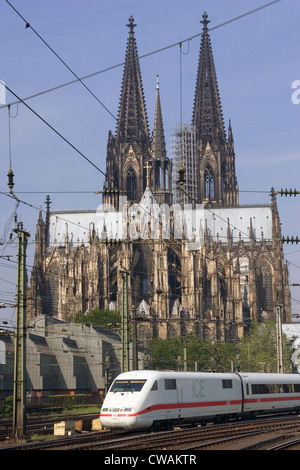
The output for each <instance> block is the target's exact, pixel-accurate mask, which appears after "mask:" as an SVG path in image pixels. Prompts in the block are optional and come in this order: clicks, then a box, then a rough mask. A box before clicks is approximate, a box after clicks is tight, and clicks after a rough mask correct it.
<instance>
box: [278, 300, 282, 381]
mask: <svg viewBox="0 0 300 470" xmlns="http://www.w3.org/2000/svg"><path fill="white" fill-rule="evenodd" d="M276 333H277V371H278V373H279V374H283V352H282V328H281V308H280V306H279V305H278V306H277V307H276Z"/></svg>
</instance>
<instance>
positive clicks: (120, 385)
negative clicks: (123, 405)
mask: <svg viewBox="0 0 300 470" xmlns="http://www.w3.org/2000/svg"><path fill="white" fill-rule="evenodd" d="M146 382H147V380H115V381H114V383H113V384H112V387H111V389H110V392H113V393H115V392H140V391H141V390H142V388H143V386H144V384H145V383H146Z"/></svg>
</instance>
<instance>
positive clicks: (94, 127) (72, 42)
mask: <svg viewBox="0 0 300 470" xmlns="http://www.w3.org/2000/svg"><path fill="white" fill-rule="evenodd" d="M267 3H269V2H267V1H264V0H209V1H208V0H185V1H184V2H182V0H180V1H179V0H51V1H50V0H43V2H41V1H39V0H27V1H26V2H24V1H22V0H15V1H14V0H11V4H12V5H13V6H14V7H15V9H16V10H17V11H18V12H19V14H20V15H21V16H22V17H23V18H24V19H25V20H26V21H27V22H29V23H30V25H31V26H32V28H33V29H34V30H35V31H36V32H37V33H38V34H39V35H40V37H41V38H42V39H43V40H44V41H45V42H46V43H47V44H49V46H51V48H52V49H53V50H54V51H55V52H56V54H57V55H58V56H59V57H61V58H62V59H63V60H64V62H65V63H66V64H67V65H68V66H69V67H70V68H71V69H72V70H73V71H74V72H75V73H76V75H77V76H79V77H84V76H86V75H89V74H93V73H95V72H99V73H96V74H95V75H94V76H93V77H92V78H89V79H87V80H85V83H86V85H87V86H88V87H89V88H90V89H91V90H92V91H93V93H94V94H95V95H96V96H97V98H98V100H99V101H100V102H101V103H102V104H103V105H104V106H105V107H106V108H107V109H105V107H104V106H102V104H100V103H99V101H97V100H96V99H95V98H94V97H92V96H91V94H89V93H88V91H87V90H86V89H85V88H84V87H83V86H82V85H81V84H80V83H76V84H73V85H68V86H65V87H62V88H59V89H57V90H55V91H52V92H48V93H45V94H43V95H40V96H38V97H36V98H32V99H30V100H28V101H26V103H27V104H28V105H29V106H30V107H32V109H34V111H35V112H37V113H38V114H39V115H40V116H41V117H42V118H43V119H44V120H46V121H47V122H48V123H49V124H51V126H53V127H54V128H55V129H56V130H57V131H58V132H59V133H60V134H62V135H63V136H64V137H65V138H66V139H67V140H68V141H69V142H71V143H72V145H73V146H75V147H76V148H77V149H78V150H79V151H80V152H82V153H83V154H84V155H85V156H86V157H87V158H88V159H89V160H90V161H92V162H93V163H94V164H95V165H96V166H97V167H98V168H99V169H100V170H101V171H98V170H97V169H95V167H94V166H92V165H91V164H90V163H89V162H88V161H87V160H85V159H84V158H83V157H82V156H80V155H79V154H78V153H77V152H76V151H75V150H74V149H73V148H71V147H70V146H69V145H68V144H67V143H66V142H65V141H63V140H62V139H61V138H60V137H59V136H58V135H57V134H56V133H55V132H53V130H51V129H50V128H49V127H48V126H47V125H45V123H43V122H42V121H41V120H40V119H38V118H37V117H36V115H34V114H33V112H32V111H30V110H29V109H28V108H26V106H24V105H23V104H19V105H18V106H17V105H12V106H11V110H10V112H11V119H10V126H11V154H10V153H9V137H8V136H9V132H8V110H7V107H2V108H0V129H1V131H0V142H1V145H0V169H1V172H0V191H1V194H0V207H1V219H0V222H1V223H0V240H2V242H3V243H4V245H2V246H0V248H1V253H0V254H2V255H3V254H8V255H12V258H11V262H7V261H5V260H4V259H3V258H2V259H0V303H1V302H6V303H13V302H14V297H15V279H16V264H15V262H16V245H15V243H13V244H7V241H8V237H9V233H10V230H11V228H13V226H14V223H13V220H12V214H13V213H14V211H15V209H16V204H15V201H14V200H13V199H11V198H9V197H8V196H7V195H5V194H3V193H7V191H8V187H7V176H6V175H7V172H8V169H9V164H10V159H11V162H12V168H13V171H14V174H15V187H14V190H15V192H16V193H17V195H18V197H19V198H20V200H21V201H22V202H21V203H20V204H19V206H18V208H17V214H18V219H19V220H20V221H22V222H23V224H24V228H25V229H26V230H28V231H29V232H30V234H31V238H30V240H29V246H28V266H31V265H32V262H33V253H34V237H35V226H36V222H37V218H38V208H39V207H40V206H41V205H42V208H43V209H44V208H45V205H44V201H45V198H46V195H47V194H50V197H51V200H52V205H51V208H52V209H93V208H96V207H97V206H98V205H99V204H100V203H101V199H100V196H99V195H98V196H97V195H95V194H93V192H94V191H97V190H101V189H102V185H103V173H105V159H106V143H107V136H108V131H109V130H111V131H112V132H113V133H114V132H115V129H116V120H115V118H116V117H117V114H118V106H119V99H120V90H121V82H122V74H123V67H122V65H121V64H122V63H123V61H124V58H125V49H126V42H127V36H128V28H127V27H126V24H127V23H128V18H129V16H130V15H133V17H134V20H135V23H136V24H137V26H136V28H135V36H136V40H137V47H138V53H139V55H140V56H143V55H146V54H148V53H150V52H154V53H153V54H151V55H147V56H146V57H144V58H141V59H140V66H141V74H142V81H143V86H144V93H145V100H146V106H147V114H148V122H149V129H150V132H151V131H152V127H153V121H154V106H155V81H156V74H159V81H160V96H161V104H162V112H163V120H164V128H165V135H166V141H167V150H168V155H169V156H171V146H170V141H171V138H170V136H171V134H172V132H173V130H174V129H175V127H176V125H177V124H178V123H179V121H180V117H181V114H180V98H179V97H180V55H179V46H178V42H179V41H183V43H182V52H183V55H182V57H181V58H182V118H183V121H184V122H187V123H190V122H191V117H192V110H193V100H194V93H195V84H196V74H197V66H198V56H199V47H200V36H198V37H196V38H193V39H190V40H189V41H186V40H187V39H189V38H192V37H194V36H195V35H198V34H199V33H201V30H202V25H201V24H200V21H201V19H202V14H203V12H204V11H207V13H208V17H209V19H210V20H211V23H210V24H209V27H210V28H212V30H211V33H210V35H211V41H212V47H213V53H214V59H215V66H216V72H217V79H218V84H219V91H220V97H221V103H222V109H223V116H224V122H225V127H226V129H227V127H228V122H229V119H231V123H232V128H233V135H234V139H235V151H236V172H237V178H238V184H239V190H240V202H241V203H242V204H258V203H269V202H270V197H269V191H270V188H271V187H274V188H275V190H280V189H281V188H284V189H285V188H288V189H289V188H292V189H294V188H296V189H297V190H300V185H299V173H300V158H299V157H300V155H299V121H300V119H299V116H300V104H294V103H293V102H292V94H293V92H295V90H294V89H292V83H293V82H294V81H296V80H300V70H299V36H300V33H299V20H300V2H299V0H281V1H278V2H277V3H274V4H272V5H271V4H270V5H269V6H268V7H266V8H264V9H261V10H259V11H256V12H255V13H252V14H249V15H246V16H244V17H243V18H240V19H239V20H236V21H233V22H230V23H228V24H226V25H223V26H220V27H218V28H216V26H219V25H221V24H223V23H226V22H227V21H229V20H232V19H234V18H236V17H239V16H241V15H243V14H245V13H247V12H250V11H252V10H254V9H257V8H259V7H261V6H263V5H266V4H267ZM20 15H18V14H17V13H16V12H15V11H14V10H13V8H12V7H11V6H10V5H9V4H8V3H7V2H6V1H5V0H2V1H1V2H0V18H1V28H0V57H1V62H0V80H3V81H4V82H5V83H6V85H7V86H8V87H9V88H10V89H11V90H12V91H13V92H14V93H15V94H16V95H18V96H19V97H21V98H26V97H28V96H31V95H33V94H36V93H39V92H42V91H45V90H49V89H51V88H55V87H57V86H59V85H62V84H64V83H67V82H69V81H72V80H73V79H74V76H73V75H72V73H71V72H70V71H69V70H68V69H67V67H66V66H65V65H63V64H62V62H61V61H60V60H59V59H58V58H57V57H56V56H55V55H54V54H53V52H51V51H50V50H49V48H48V47H47V46H46V45H45V43H44V42H43V41H42V40H41V38H39V37H38V36H37V34H35V33H34V31H33V30H32V29H31V28H25V22H24V20H23V19H22V18H21V17H20ZM172 45H174V46H173V47H168V48H166V49H165V50H163V51H161V52H155V51H158V50H159V49H162V48H165V47H167V46H172ZM106 69H110V70H106ZM100 72H101V73H100ZM299 97H300V93H299ZM15 101H16V99H15V97H14V96H12V95H11V94H10V93H9V92H7V95H6V102H7V103H13V102H15ZM108 111H109V112H108ZM102 172H103V173H102ZM277 200H278V208H279V212H280V219H281V222H282V232H283V235H286V236H292V235H293V236H296V235H298V236H300V230H299V228H300V222H299V203H300V195H299V196H296V197H294V196H293V197H280V196H278V198H277ZM24 202H25V203H26V204H24ZM284 251H285V254H286V261H287V262H289V266H290V282H291V284H292V283H300V245H291V244H289V245H285V246H284ZM29 271H30V268H29ZM291 291H292V298H293V312H294V314H300V304H299V301H300V287H293V288H291ZM12 315H13V310H11V309H1V310H0V327H1V321H3V320H6V319H8V320H9V321H10V320H11V319H12Z"/></svg>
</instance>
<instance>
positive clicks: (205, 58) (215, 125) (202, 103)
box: [193, 12, 226, 148]
mask: <svg viewBox="0 0 300 470" xmlns="http://www.w3.org/2000/svg"><path fill="white" fill-rule="evenodd" d="M202 17H203V20H202V21H201V23H202V24H203V31H202V40H201V48H200V55H199V63H198V74H197V83H196V92H195V100H194V111H193V124H194V126H195V127H196V133H197V138H198V139H200V140H201V143H202V146H203V148H205V147H206V145H207V143H208V142H209V143H210V145H211V146H212V147H213V146H219V144H220V143H224V142H225V139H226V137H225V129H224V123H223V115H222V108H221V101H220V97H219V89H218V83H217V76H216V71H215V64H214V58H213V52H212V47H211V42H210V36H209V32H208V28H207V25H208V23H210V21H209V20H208V19H207V18H208V17H207V13H206V12H204V14H203V16H202Z"/></svg>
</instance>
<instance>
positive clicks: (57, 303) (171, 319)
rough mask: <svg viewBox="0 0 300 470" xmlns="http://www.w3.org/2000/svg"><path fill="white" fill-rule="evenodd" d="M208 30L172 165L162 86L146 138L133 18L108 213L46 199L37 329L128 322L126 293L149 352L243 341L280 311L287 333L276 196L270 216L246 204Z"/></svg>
mask: <svg viewBox="0 0 300 470" xmlns="http://www.w3.org/2000/svg"><path fill="white" fill-rule="evenodd" d="M208 23H209V21H208V19H207V15H206V13H204V15H203V19H202V27H203V31H202V40H201V47H200V55H199V65H198V73H197V78H196V91H195V99H194V109H193V118H192V123H191V124H190V125H185V126H182V129H181V130H179V131H178V132H177V133H176V139H177V149H179V148H180V151H178V152H176V151H175V153H174V155H173V156H172V158H169V157H168V156H167V149H166V143H165V136H164V127H163V114H162V108H161V101H160V87H159V82H158V80H157V85H156V106H155V116H154V124H153V130H152V134H151V135H150V132H149V128H148V120H147V112H146V105H145V99H144V92H143V85H142V78H141V73H140V66H139V59H138V53H137V45H136V39H135V32H134V28H135V26H136V25H135V24H134V20H133V18H132V17H130V18H129V24H128V25H127V27H128V28H129V34H128V40H127V48H126V57H125V65H124V71H123V81H122V85H121V98H120V106H119V114H118V121H117V128H116V133H115V135H114V134H113V133H112V132H111V131H109V133H108V143H107V158H106V178H105V182H104V187H103V204H102V210H100V211H99V210H97V211H96V210H95V211H76V210H74V211H69V212H67V211H56V210H50V198H49V197H47V201H46V207H47V210H46V218H45V221H44V220H43V217H42V213H41V212H40V215H39V219H38V223H37V230H36V251H35V259H34V267H33V270H32V273H31V284H30V287H29V289H28V318H29V319H32V318H33V317H35V316H37V315H40V314H47V315H53V316H57V317H58V318H60V319H62V320H64V321H71V319H72V317H73V315H74V314H75V313H77V312H80V311H87V310H94V309H102V308H103V309H104V308H105V309H117V310H119V311H122V308H123V306H124V295H125V292H126V302H127V305H128V315H129V319H130V320H134V323H135V325H136V333H137V339H138V343H139V344H141V345H143V344H144V345H146V344H147V342H148V341H149V340H151V338H153V337H157V336H160V337H161V338H168V337H176V336H179V335H187V334H194V335H198V336H200V337H201V338H203V339H205V340H209V341H221V342H224V341H236V340H238V339H241V338H242V337H243V335H244V333H245V331H246V330H247V328H249V325H250V324H251V322H252V321H253V320H254V319H255V320H258V321H264V320H266V319H274V317H275V311H276V308H277V307H278V306H280V308H281V315H282V321H283V322H290V321H291V300H290V292H289V278H288V271H287V267H286V265H285V261H284V256H283V250H282V242H281V229H280V221H279V214H278V210H277V204H276V198H275V195H274V194H273V192H272V190H271V194H270V198H271V200H270V204H268V205H261V206H259V205H253V206H250V205H247V206H242V205H240V204H239V191H238V184H237V178H236V172H235V152H234V140H233V133H232V128H231V124H230V123H229V126H228V136H227V135H226V131H225V127H224V123H223V117H222V108H221V102H220V97H219V91H218V84H217V77H216V71H215V66H214V60H213V53H212V47H211V42H210V36H209V30H208ZM175 147H176V146H175ZM182 149H183V150H182ZM190 188H191V189H190ZM124 279H126V291H125V289H124Z"/></svg>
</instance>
